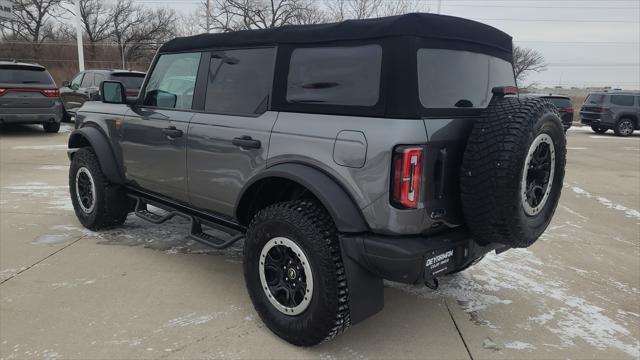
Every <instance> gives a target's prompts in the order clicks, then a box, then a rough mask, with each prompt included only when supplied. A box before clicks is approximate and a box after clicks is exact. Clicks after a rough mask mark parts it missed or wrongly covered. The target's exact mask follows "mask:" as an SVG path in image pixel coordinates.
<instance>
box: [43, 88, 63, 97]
mask: <svg viewBox="0 0 640 360" xmlns="http://www.w3.org/2000/svg"><path fill="white" fill-rule="evenodd" d="M40 93H41V94H42V95H44V96H46V97H60V90H58V89H43V90H40Z"/></svg>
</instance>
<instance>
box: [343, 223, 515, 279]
mask: <svg viewBox="0 0 640 360" xmlns="http://www.w3.org/2000/svg"><path fill="white" fill-rule="evenodd" d="M341 246H342V251H343V253H344V255H345V256H347V257H348V258H349V260H350V261H351V260H352V261H354V262H356V263H357V264H358V265H360V266H361V267H362V268H364V269H366V270H367V271H369V272H371V273H372V274H373V275H375V276H377V277H380V278H383V279H387V280H391V281H397V282H402V283H408V284H417V283H424V282H425V281H427V280H430V279H433V278H436V277H439V276H442V275H445V274H448V273H451V272H454V271H456V270H459V269H462V268H464V267H465V266H467V265H469V264H470V263H472V262H473V261H474V260H476V259H478V258H479V257H481V256H483V255H484V254H486V253H488V252H490V251H492V250H496V249H499V250H503V249H504V250H506V249H507V247H505V246H504V245H502V244H490V245H487V246H481V245H478V244H477V243H476V242H475V241H474V240H473V237H472V235H471V233H470V232H469V231H468V230H467V229H466V228H458V229H454V230H450V231H447V232H445V233H442V234H437V235H432V236H381V235H375V234H358V235H344V236H343V237H342V239H341Z"/></svg>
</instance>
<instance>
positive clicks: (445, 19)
mask: <svg viewBox="0 0 640 360" xmlns="http://www.w3.org/2000/svg"><path fill="white" fill-rule="evenodd" d="M399 36H415V37H421V38H430V39H434V40H439V41H452V42H456V43H460V42H462V43H473V44H481V45H483V46H486V47H490V48H493V49H495V50H496V51H498V52H505V53H507V52H508V53H510V52H511V49H512V41H511V36H509V35H508V34H506V33H504V32H502V31H500V30H498V29H496V28H494V27H491V26H489V25H485V24H482V23H479V22H476V21H471V20H467V19H463V18H458V17H453V16H445V15H435V14H426V13H411V14H406V15H398V16H390V17H383V18H376V19H366V20H346V21H343V22H339V23H331V24H319V25H287V26H283V27H279V28H272V29H260V30H244V31H236V32H229V33H216V34H201V35H195V36H190V37H183V38H176V39H173V40H171V41H169V42H167V43H166V44H164V45H163V46H162V47H161V48H160V52H161V53H167V52H184V51H190V50H203V49H212V48H218V47H228V46H260V45H274V44H302V43H305V44H308V43H326V42H336V41H354V40H356V41H357V40H369V39H379V38H386V37H399Z"/></svg>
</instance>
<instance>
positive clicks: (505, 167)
mask: <svg viewBox="0 0 640 360" xmlns="http://www.w3.org/2000/svg"><path fill="white" fill-rule="evenodd" d="M542 134H546V135H547V136H548V137H549V138H550V140H549V141H550V142H551V143H552V144H553V147H554V150H555V161H549V164H551V163H555V169H554V172H553V176H552V177H551V176H549V177H548V178H550V179H553V181H552V182H551V185H550V186H548V187H547V188H545V189H549V195H548V196H547V197H546V201H544V202H542V201H541V202H540V206H539V208H538V210H537V211H538V212H537V213H535V214H534V215H530V214H527V212H526V211H525V206H524V202H525V200H526V196H525V195H524V194H523V190H524V189H522V187H523V185H522V181H523V177H524V176H525V169H524V167H525V161H526V158H527V154H528V152H530V151H531V150H530V149H531V148H533V146H532V145H533V144H534V140H535V139H538V138H539V137H540V136H541V135H542ZM549 151H550V150H549ZM550 152H551V151H550ZM550 158H553V157H552V156H551V157H550ZM565 162H566V138H565V134H564V132H563V128H562V122H561V120H560V115H559V113H558V111H557V109H556V108H555V107H554V106H553V105H552V104H551V103H549V102H548V101H547V100H544V99H518V98H505V99H502V100H499V101H497V102H496V103H495V104H493V105H491V106H489V107H488V108H487V109H486V110H485V112H484V114H483V115H482V116H481V118H479V119H478V120H477V121H476V123H475V124H474V126H473V130H472V132H471V135H470V136H469V140H468V143H467V147H466V149H465V153H464V159H463V163H462V168H461V179H460V181H461V198H462V207H463V213H464V217H465V220H466V222H467V224H468V226H469V228H470V229H471V231H472V232H473V234H474V236H475V239H476V241H477V242H478V243H480V244H488V243H502V244H505V245H508V246H511V247H528V246H530V245H531V244H533V243H534V242H535V241H536V240H537V239H538V237H540V235H541V234H542V233H543V232H544V230H545V229H546V228H547V226H548V225H549V222H550V221H551V218H552V217H553V214H554V212H555V209H556V206H557V204H558V200H559V199H560V193H561V191H562V181H563V179H564V168H565ZM528 171H529V170H527V173H528ZM549 175H550V174H549Z"/></svg>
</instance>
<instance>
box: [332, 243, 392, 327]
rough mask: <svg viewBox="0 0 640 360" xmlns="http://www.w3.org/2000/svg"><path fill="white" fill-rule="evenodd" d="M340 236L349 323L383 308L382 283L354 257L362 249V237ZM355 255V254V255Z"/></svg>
mask: <svg viewBox="0 0 640 360" xmlns="http://www.w3.org/2000/svg"><path fill="white" fill-rule="evenodd" d="M344 240H345V239H344V238H343V237H342V236H341V237H340V249H341V252H342V262H343V264H344V268H345V271H346V273H347V288H348V290H349V312H350V317H351V324H357V323H359V322H360V321H362V320H364V319H366V318H368V317H370V316H372V315H374V314H376V313H378V312H380V311H381V310H382V309H383V308H384V285H383V282H382V278H381V277H379V276H376V275H374V274H373V273H371V272H370V271H368V270H367V269H365V268H364V267H362V266H361V265H360V264H358V261H357V260H356V259H354V258H353V257H352V256H350V254H352V255H356V254H359V253H361V251H362V250H361V249H363V244H362V239H358V238H349V239H347V240H346V241H344ZM356 256H357V255H356Z"/></svg>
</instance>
